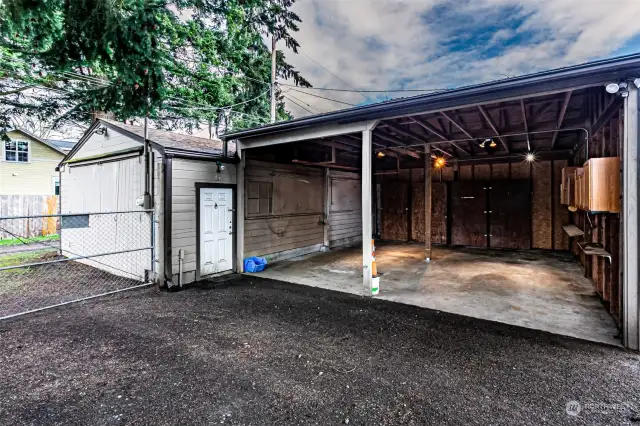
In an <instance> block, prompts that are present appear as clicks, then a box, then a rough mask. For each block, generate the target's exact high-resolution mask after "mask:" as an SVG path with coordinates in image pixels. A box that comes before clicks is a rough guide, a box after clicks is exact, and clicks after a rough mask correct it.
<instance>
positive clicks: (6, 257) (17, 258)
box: [0, 249, 57, 268]
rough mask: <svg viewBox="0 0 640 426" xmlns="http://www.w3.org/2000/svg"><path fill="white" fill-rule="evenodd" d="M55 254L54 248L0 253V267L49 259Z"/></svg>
mask: <svg viewBox="0 0 640 426" xmlns="http://www.w3.org/2000/svg"><path fill="white" fill-rule="evenodd" d="M56 255H57V250H55V249H42V250H33V251H23V252H19V253H7V254H0V268H4V267H7V266H16V265H24V264H27V263H35V262H41V261H46V260H51V258H52V257H55V256H56Z"/></svg>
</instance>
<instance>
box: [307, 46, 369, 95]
mask: <svg viewBox="0 0 640 426" xmlns="http://www.w3.org/2000/svg"><path fill="white" fill-rule="evenodd" d="M300 53H302V54H303V55H304V56H305V57H306V58H307V59H309V60H310V61H312V62H313V63H314V64H316V65H317V66H319V67H320V68H322V69H323V70H325V71H326V72H328V73H329V74H331V75H332V76H334V77H335V78H337V79H338V80H340V81H341V82H343V83H344V84H345V85H346V86H347V87H349V88H350V89H353V90H354V91H356V92H358V93H359V94H360V96H362V97H363V98H365V99H367V100H369V98H367V97H366V96H365V95H363V94H362V92H361V91H358V90H356V89H355V88H354V87H353V86H351V85H350V84H349V83H347V82H346V81H344V80H343V79H341V78H340V77H338V76H337V75H335V74H334V73H332V72H331V71H329V70H328V69H327V68H325V67H324V66H323V65H322V64H321V63H320V62H318V61H316V60H315V59H313V58H312V57H311V56H309V55H307V54H306V53H304V52H300Z"/></svg>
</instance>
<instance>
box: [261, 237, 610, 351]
mask: <svg viewBox="0 0 640 426" xmlns="http://www.w3.org/2000/svg"><path fill="white" fill-rule="evenodd" d="M423 247H424V246H423V245H421V244H388V243H387V244H385V243H377V245H376V259H377V266H378V271H379V272H381V273H382V277H381V279H380V294H379V295H378V296H376V297H377V298H380V299H385V300H391V301H394V302H400V303H405V304H409V305H415V306H420V307H424V308H429V309H436V310H439V311H444V312H451V313H456V314H460V315H466V316H470V317H475V318H481V319H486V320H491V321H497V322H501V323H506V324H511V325H517V326H522V327H527V328H532V329H536V330H543V331H548V332H551V333H556V334H561V335H565V336H572V337H577V338H581V339H585V340H591V341H596V342H602V343H608V344H612V345H620V340H619V339H618V338H617V337H616V336H617V334H618V329H617V327H616V325H615V322H614V320H613V318H612V317H611V316H610V315H609V313H608V312H607V311H606V309H605V307H604V306H603V305H602V303H601V302H600V300H599V298H598V296H597V294H596V293H595V290H594V288H593V285H592V284H591V282H590V281H589V280H588V279H587V278H585V277H584V276H583V272H582V268H581V266H580V265H579V264H578V263H577V262H576V261H575V260H574V259H573V258H572V256H571V254H570V253H550V252H542V251H533V250H532V251H499V250H486V249H470V248H453V247H435V248H434V250H433V255H432V261H431V263H426V262H425V261H424V254H423ZM361 259H362V249H361V248H360V247H351V248H345V249H338V250H332V251H330V252H327V253H315V254H312V255H307V256H302V257H298V258H294V259H290V260H286V261H281V262H278V263H275V264H273V265H269V267H268V268H267V269H266V270H265V271H264V272H262V273H260V274H259V276H261V277H264V278H272V279H276V280H281V281H285V282H291V283H296V284H304V285H309V286H314V287H321V288H327V289H331V290H338V291H343V292H347V293H353V294H360V295H363V294H366V292H365V289H364V288H363V287H362V280H361V275H362V274H361V270H362V266H361V265H362V260H361Z"/></svg>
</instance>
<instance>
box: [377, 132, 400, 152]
mask: <svg viewBox="0 0 640 426" xmlns="http://www.w3.org/2000/svg"><path fill="white" fill-rule="evenodd" d="M373 137H374V138H379V139H382V140H383V141H387V142H391V143H392V144H395V145H398V146H407V144H406V143H404V142H402V141H401V140H399V139H396V138H394V137H393V136H390V135H387V134H386V133H382V132H380V131H377V132H374V133H373ZM386 147H387V145H385V148H386Z"/></svg>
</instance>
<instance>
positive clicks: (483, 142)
mask: <svg viewBox="0 0 640 426" xmlns="http://www.w3.org/2000/svg"><path fill="white" fill-rule="evenodd" d="M487 142H489V144H491V142H493V141H492V140H491V139H485V140H483V141H482V142H480V144H478V146H479V147H480V148H484V146H485V144H486V143H487Z"/></svg>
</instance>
